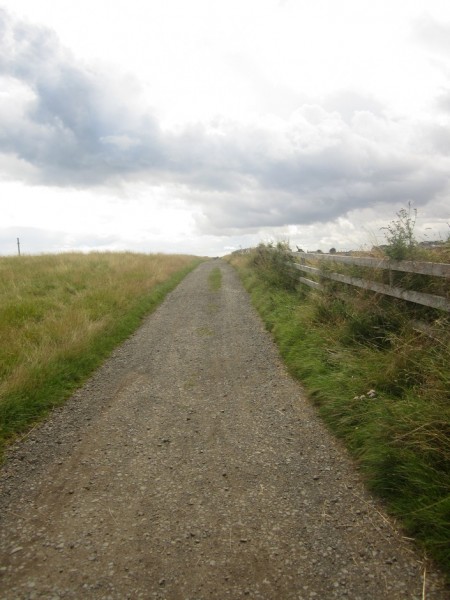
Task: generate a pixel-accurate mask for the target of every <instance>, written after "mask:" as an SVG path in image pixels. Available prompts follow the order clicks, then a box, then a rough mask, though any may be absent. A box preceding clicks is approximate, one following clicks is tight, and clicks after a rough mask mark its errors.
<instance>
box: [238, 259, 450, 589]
mask: <svg viewBox="0 0 450 600" xmlns="http://www.w3.org/2000/svg"><path fill="white" fill-rule="evenodd" d="M269 261H270V262H273V261H275V262H276V259H274V257H273V255H271V256H269V258H267V255H266V254H265V253H264V251H261V250H259V251H256V252H254V253H252V254H248V255H244V256H243V255H240V256H239V255H237V256H236V255H235V256H232V257H231V258H230V262H231V264H232V265H234V266H235V267H236V268H237V270H238V272H239V274H240V276H241V278H242V280H243V282H244V285H245V286H246V288H247V290H248V291H249V292H250V294H251V297H252V301H253V303H254V305H255V307H256V308H257V310H258V311H259V313H260V314H261V316H262V318H263V319H264V321H265V323H266V326H267V328H268V329H269V331H271V332H272V333H273V335H274V337H275V340H276V341H277V343H278V346H279V348H280V351H281V354H282V356H283V358H284V360H285V362H286V364H287V366H288V368H289V370H290V372H291V373H292V375H294V376H295V377H297V378H298V379H299V380H301V381H302V383H303V384H304V386H305V388H306V390H307V392H308V393H309V396H310V398H311V399H312V400H313V401H314V402H315V404H316V405H317V406H318V409H319V412H320V414H321V416H322V417H323V419H324V420H325V421H326V423H327V424H328V425H329V427H330V428H331V429H332V430H333V431H334V432H335V433H336V434H337V435H338V436H339V437H340V438H342V439H343V440H344V441H345V443H346V445H347V447H348V448H349V450H350V451H351V452H352V454H353V456H354V457H355V458H356V459H357V461H358V463H359V466H360V469H361V471H362V472H363V474H364V476H365V478H366V481H367V484H368V486H369V487H370V488H371V489H372V490H373V491H374V492H375V493H376V494H377V495H379V496H380V497H381V498H383V500H384V501H385V504H386V506H387V508H388V510H389V511H390V512H391V514H393V515H394V516H395V517H396V518H397V519H398V520H399V522H400V523H401V524H402V525H403V527H404V528H405V531H406V532H407V533H408V534H409V535H410V536H413V537H414V538H415V539H416V540H417V541H418V542H419V544H420V545H421V546H422V548H423V550H424V551H425V554H426V555H427V556H430V557H432V558H433V559H435V560H436V561H437V562H438V563H439V564H440V566H441V567H442V568H443V570H444V572H445V573H446V574H447V576H448V577H449V579H450V544H449V540H450V405H449V395H448V394H449V389H450V386H449V365H450V350H449V335H448V318H447V317H444V316H442V315H437V314H436V313H433V315H431V313H430V314H428V318H429V321H430V323H429V325H430V329H431V332H432V334H431V335H430V334H429V333H423V332H421V331H417V330H415V329H414V325H413V324H412V321H411V319H410V318H409V314H408V313H409V308H408V307H407V306H406V303H399V302H397V301H394V300H391V299H383V298H380V297H379V296H376V295H374V294H368V293H364V292H363V291H361V293H360V292H355V290H352V291H350V292H349V293H348V294H347V296H345V293H343V292H342V291H341V292H340V293H339V295H332V294H331V295H327V296H326V295H325V294H321V293H320V292H317V291H314V290H309V289H303V288H302V289H300V288H298V289H293V286H292V281H291V280H290V278H288V277H286V278H285V279H284V280H283V279H282V278H281V279H280V271H279V269H275V270H273V269H271V268H270V264H269ZM372 389H373V390H375V391H376V395H375V397H370V395H371V394H368V392H369V390H372Z"/></svg>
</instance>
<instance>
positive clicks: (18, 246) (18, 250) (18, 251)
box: [17, 238, 20, 256]
mask: <svg viewBox="0 0 450 600" xmlns="http://www.w3.org/2000/svg"><path fill="white" fill-rule="evenodd" d="M17 253H18V255H19V256H20V240H19V238H17Z"/></svg>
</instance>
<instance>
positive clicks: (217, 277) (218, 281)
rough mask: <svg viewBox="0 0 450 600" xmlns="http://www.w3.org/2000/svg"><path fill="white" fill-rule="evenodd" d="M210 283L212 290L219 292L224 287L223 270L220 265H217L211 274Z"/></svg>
mask: <svg viewBox="0 0 450 600" xmlns="http://www.w3.org/2000/svg"><path fill="white" fill-rule="evenodd" d="M208 284H209V289H210V290H211V291H212V292H218V291H219V290H220V288H221V287H222V271H221V270H220V268H219V267H215V268H214V269H213V270H212V271H211V273H210V274H209V277H208Z"/></svg>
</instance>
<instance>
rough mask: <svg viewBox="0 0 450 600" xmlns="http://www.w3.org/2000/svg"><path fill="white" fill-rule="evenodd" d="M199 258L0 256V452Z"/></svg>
mask: <svg viewBox="0 0 450 600" xmlns="http://www.w3.org/2000/svg"><path fill="white" fill-rule="evenodd" d="M199 260H200V259H196V258H194V257H192V256H182V255H162V254H161V255H159V254H158V255H144V254H133V253H92V254H77V253H68V254H58V255H42V256H17V257H5V258H0V454H1V451H2V450H3V449H4V446H5V443H6V442H7V441H8V440H11V439H13V438H15V437H17V436H18V435H21V434H23V433H25V432H26V431H28V430H29V428H30V426H32V424H33V423H35V422H36V421H38V420H39V419H41V418H42V417H43V416H44V415H45V414H46V413H47V412H48V411H49V410H50V409H51V408H52V407H54V406H56V405H58V404H60V403H61V402H62V401H63V400H64V399H65V398H66V397H67V396H68V395H69V394H70V393H71V392H72V391H73V390H74V389H75V388H76V387H77V386H79V385H80V384H81V383H82V382H83V381H84V380H85V379H86V377H87V376H88V375H89V374H90V373H91V372H92V371H93V370H94V369H95V368H96V367H98V366H99V364H100V363H101V362H102V360H104V359H105V358H106V356H107V355H108V354H109V353H110V352H111V350H112V349H113V348H114V347H115V346H116V345H117V344H118V343H120V342H121V341H122V340H124V339H125V338H126V337H127V336H128V335H130V334H131V333H132V332H133V331H134V330H135V329H136V328H137V327H138V325H139V324H140V322H141V319H142V317H143V316H144V315H146V314H148V313H149V312H150V311H151V310H152V309H154V308H155V307H156V306H157V305H158V304H159V303H160V302H161V301H162V300H163V298H164V297H165V295H166V294H167V292H168V291H170V290H171V289H173V288H174V287H175V285H176V284H177V283H178V282H179V281H180V280H181V279H182V278H183V277H184V275H186V274H187V272H189V271H190V270H191V269H193V268H194V267H195V266H196V265H197V264H198V263H199Z"/></svg>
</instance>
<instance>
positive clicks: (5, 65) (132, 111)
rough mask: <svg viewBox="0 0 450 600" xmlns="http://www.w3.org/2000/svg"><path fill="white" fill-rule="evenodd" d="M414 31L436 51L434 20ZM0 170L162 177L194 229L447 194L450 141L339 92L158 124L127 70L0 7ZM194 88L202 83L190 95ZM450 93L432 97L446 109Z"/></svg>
mask: <svg viewBox="0 0 450 600" xmlns="http://www.w3.org/2000/svg"><path fill="white" fill-rule="evenodd" d="M433 27H436V24H435V23H433V22H431V21H424V22H423V23H422V24H421V26H420V27H418V28H417V32H418V33H417V35H419V36H421V37H422V38H423V39H424V40H425V41H427V40H429V39H430V38H432V39H433V40H434V42H433V43H436V44H438V45H439V50H440V51H442V48H444V46H445V49H447V47H448V45H447V43H446V41H445V40H446V38H445V36H444V31H443V29H442V27H441V28H440V29H439V33H440V37H438V38H435V37H434V36H432V34H433ZM0 84H1V87H2V89H3V90H4V91H3V92H2V93H1V95H0V175H1V177H2V178H3V179H8V178H9V179H15V180H20V181H23V182H27V183H29V184H33V185H46V186H55V187H60V188H71V189H72V188H79V189H86V188H95V187H102V188H103V189H104V188H108V187H109V188H111V189H113V188H117V187H118V186H126V185H128V184H133V183H135V182H146V183H147V184H149V185H152V186H165V187H166V188H167V189H168V190H172V193H173V195H174V197H177V198H181V199H183V201H184V202H186V203H187V204H190V205H192V206H194V207H195V208H196V209H197V210H199V211H200V213H198V214H201V218H198V223H197V224H198V227H199V228H200V230H201V231H203V232H204V233H210V234H216V235H218V234H236V233H237V232H248V233H251V232H254V231H257V230H259V229H261V228H267V227H282V226H286V225H294V224H302V225H308V224H313V223H327V222H331V221H334V220H336V219H338V218H339V217H344V216H345V215H347V214H348V213H349V212H351V211H355V210H358V209H360V208H364V207H374V208H377V207H378V209H379V210H380V211H382V210H384V209H383V206H386V205H394V206H397V205H399V204H402V205H405V204H407V203H408V202H412V203H413V204H414V205H415V206H425V205H427V204H429V203H430V202H432V201H435V200H439V199H440V200H442V198H443V197H444V195H445V194H446V193H447V192H448V185H449V173H450V170H449V154H450V137H449V135H448V129H447V128H446V127H444V126H443V125H442V124H439V123H430V122H423V123H422V122H412V121H411V120H410V119H408V120H406V119H402V118H401V117H399V116H398V115H392V114H390V112H389V109H388V107H386V106H383V104H382V102H380V101H379V100H377V99H376V98H373V97H371V96H370V95H365V94H363V93H361V92H356V91H354V90H341V91H340V92H336V93H334V94H333V95H330V96H329V97H326V98H321V99H317V101H310V102H308V103H304V104H302V105H300V106H298V107H297V108H296V110H294V111H293V112H292V113H291V114H290V115H289V116H287V117H286V116H284V117H281V116H277V115H275V114H274V115H267V116H266V117H264V118H261V117H258V118H256V117H255V119H254V120H253V121H248V122H238V121H231V120H229V119H226V118H221V117H217V119H215V120H212V121H210V122H208V123H193V124H190V125H187V124H180V126H179V127H177V128H172V129H164V128H163V127H162V126H161V125H160V123H159V122H158V118H157V116H156V115H155V114H153V113H152V112H151V111H150V110H143V109H142V106H141V105H140V103H139V102H138V101H137V100H136V98H137V96H138V95H139V89H138V85H137V83H136V82H135V81H133V80H132V79H131V78H122V79H120V78H119V79H114V78H113V77H112V76H111V75H110V74H108V73H106V72H105V71H104V70H102V69H99V68H93V67H91V66H89V65H84V64H81V63H80V62H78V61H77V60H76V59H75V57H74V56H73V55H72V54H71V53H70V52H69V51H67V50H66V49H65V48H64V47H63V46H62V45H61V44H60V42H59V40H58V38H57V37H56V35H55V34H54V33H53V32H52V31H51V30H49V29H47V28H43V27H37V26H35V25H32V24H29V23H26V22H23V21H18V20H15V19H14V18H12V17H11V16H10V15H9V14H8V13H7V12H6V11H3V10H0ZM199 93H200V92H199ZM449 98H450V92H449V91H448V90H447V91H445V90H443V91H442V94H441V97H440V98H437V99H436V103H440V106H441V109H442V110H443V111H444V112H445V111H447V112H448V111H449V106H450V100H449Z"/></svg>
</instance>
